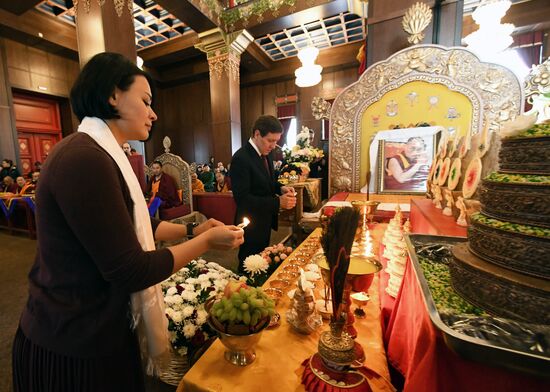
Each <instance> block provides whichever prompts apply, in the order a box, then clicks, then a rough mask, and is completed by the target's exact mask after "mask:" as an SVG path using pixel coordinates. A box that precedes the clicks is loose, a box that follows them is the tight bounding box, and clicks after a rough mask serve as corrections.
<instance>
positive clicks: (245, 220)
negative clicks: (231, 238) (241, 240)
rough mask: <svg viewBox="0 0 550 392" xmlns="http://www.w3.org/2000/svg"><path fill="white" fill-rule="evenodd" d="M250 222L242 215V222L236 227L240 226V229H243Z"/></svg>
mask: <svg viewBox="0 0 550 392" xmlns="http://www.w3.org/2000/svg"><path fill="white" fill-rule="evenodd" d="M249 224H250V219H248V218H247V217H244V218H243V222H242V223H239V224H238V225H237V227H240V228H241V229H244V228H245V227H246V226H248V225H249Z"/></svg>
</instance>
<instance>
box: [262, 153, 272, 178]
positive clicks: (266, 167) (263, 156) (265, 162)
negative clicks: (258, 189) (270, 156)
mask: <svg viewBox="0 0 550 392" xmlns="http://www.w3.org/2000/svg"><path fill="white" fill-rule="evenodd" d="M262 160H263V161H264V166H265V170H266V171H267V174H269V175H271V170H269V162H267V155H262Z"/></svg>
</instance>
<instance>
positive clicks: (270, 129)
mask: <svg viewBox="0 0 550 392" xmlns="http://www.w3.org/2000/svg"><path fill="white" fill-rule="evenodd" d="M256 130H258V131H260V136H262V137H264V136H265V135H267V134H268V133H282V132H283V124H281V122H280V121H279V120H278V119H277V118H276V117H273V116H260V117H258V119H257V120H256V122H255V123H254V126H253V127H252V136H254V132H256Z"/></svg>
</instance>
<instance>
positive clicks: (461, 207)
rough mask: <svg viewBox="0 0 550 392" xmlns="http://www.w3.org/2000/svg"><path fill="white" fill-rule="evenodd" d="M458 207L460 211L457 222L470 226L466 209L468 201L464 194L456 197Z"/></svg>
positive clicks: (460, 224)
mask: <svg viewBox="0 0 550 392" xmlns="http://www.w3.org/2000/svg"><path fill="white" fill-rule="evenodd" d="M456 207H457V208H458V210H459V211H460V215H459V216H458V219H457V220H456V224H457V225H459V226H462V227H466V226H468V222H467V221H466V211H467V209H468V207H466V203H465V202H464V198H463V197H462V196H458V198H457V199H456Z"/></svg>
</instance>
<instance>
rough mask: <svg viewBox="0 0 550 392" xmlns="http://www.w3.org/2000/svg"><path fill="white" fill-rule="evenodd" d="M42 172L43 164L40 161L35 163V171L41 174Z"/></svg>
mask: <svg viewBox="0 0 550 392" xmlns="http://www.w3.org/2000/svg"><path fill="white" fill-rule="evenodd" d="M40 170H42V162H40V161H36V162H34V171H38V172H39V171H40Z"/></svg>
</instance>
